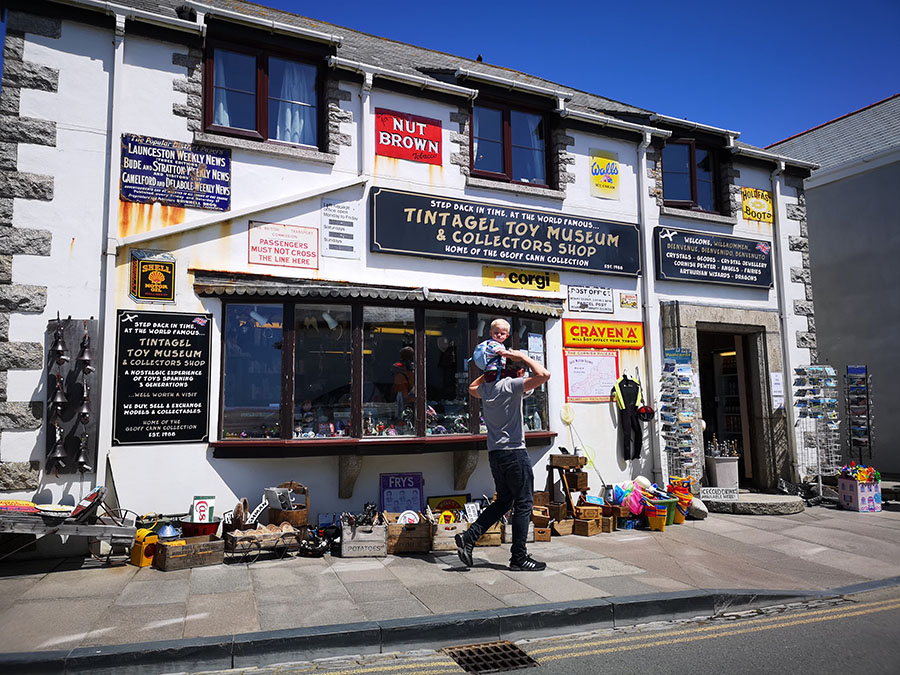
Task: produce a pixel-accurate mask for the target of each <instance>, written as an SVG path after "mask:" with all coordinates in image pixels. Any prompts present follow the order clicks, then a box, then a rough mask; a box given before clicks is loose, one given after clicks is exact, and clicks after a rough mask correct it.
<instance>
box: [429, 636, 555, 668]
mask: <svg viewBox="0 0 900 675" xmlns="http://www.w3.org/2000/svg"><path fill="white" fill-rule="evenodd" d="M442 651H443V652H444V653H445V654H447V655H448V656H449V657H450V658H451V659H453V660H454V661H456V662H457V663H458V664H459V666H460V667H461V668H462V669H463V670H465V671H466V672H467V673H504V672H506V671H508V670H519V669H520V668H535V667H537V666H539V665H540V664H539V663H538V662H537V661H535V660H534V659H533V658H531V657H530V656H528V654H526V653H525V652H523V651H522V650H521V649H519V648H518V647H517V646H516V645H514V644H513V643H512V642H509V641H508V640H501V641H500V642H483V643H481V644H477V645H463V646H462V647H447V648H445V649H443V650H442Z"/></svg>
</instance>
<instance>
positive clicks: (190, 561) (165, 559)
mask: <svg viewBox="0 0 900 675" xmlns="http://www.w3.org/2000/svg"><path fill="white" fill-rule="evenodd" d="M176 542H184V543H183V544H181V543H176ZM224 559H225V542H224V541H223V540H222V539H219V538H218V537H214V536H212V535H206V536H204V537H187V538H186V539H177V540H175V541H161V542H159V544H157V546H156V553H155V554H154V555H153V566H154V567H157V568H159V569H161V570H165V571H166V572H168V571H170V570H184V569H188V568H189V567H205V566H206V565H218V564H220V563H221V562H222V561H223V560H224Z"/></svg>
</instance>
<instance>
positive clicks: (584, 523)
mask: <svg viewBox="0 0 900 675" xmlns="http://www.w3.org/2000/svg"><path fill="white" fill-rule="evenodd" d="M573 523H574V524H573V525H572V532H573V533H574V534H577V535H579V536H581V537H593V536H594V535H595V534H600V531H601V530H600V521H599V520H581V519H580V518H576V519H575V520H574V521H573Z"/></svg>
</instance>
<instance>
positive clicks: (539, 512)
mask: <svg viewBox="0 0 900 675" xmlns="http://www.w3.org/2000/svg"><path fill="white" fill-rule="evenodd" d="M531 522H532V523H533V524H534V525H535V526H536V527H547V525H549V524H550V509H549V508H548V507H546V506H535V507H532V509H531Z"/></svg>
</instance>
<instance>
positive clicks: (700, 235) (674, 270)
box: [654, 227, 772, 288]
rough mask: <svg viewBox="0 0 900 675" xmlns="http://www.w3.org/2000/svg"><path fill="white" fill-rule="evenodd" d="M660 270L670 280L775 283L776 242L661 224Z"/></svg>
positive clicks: (657, 236)
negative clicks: (773, 272)
mask: <svg viewBox="0 0 900 675" xmlns="http://www.w3.org/2000/svg"><path fill="white" fill-rule="evenodd" d="M654 234H655V239H656V274H657V278H659V279H665V280H669V281H703V282H706V283H713V284H730V285H732V286H753V287H756V288H771V287H772V243H771V242H769V241H760V240H757V239H738V238H737V237H725V236H722V235H720V234H710V233H708V232H690V231H685V230H675V229H672V228H671V227H657V228H656V229H655V230H654Z"/></svg>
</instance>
